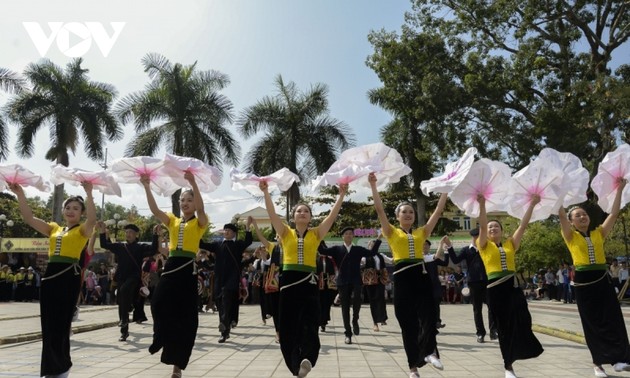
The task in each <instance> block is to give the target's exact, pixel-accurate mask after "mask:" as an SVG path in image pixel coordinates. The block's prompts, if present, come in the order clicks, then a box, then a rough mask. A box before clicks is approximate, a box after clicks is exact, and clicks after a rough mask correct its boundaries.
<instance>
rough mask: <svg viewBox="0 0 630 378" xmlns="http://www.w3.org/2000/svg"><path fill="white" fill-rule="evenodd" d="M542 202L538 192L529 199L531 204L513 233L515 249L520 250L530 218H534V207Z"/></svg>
mask: <svg viewBox="0 0 630 378" xmlns="http://www.w3.org/2000/svg"><path fill="white" fill-rule="evenodd" d="M539 202H540V196H539V195H538V194H534V195H532V199H531V201H529V206H528V207H527V210H526V211H525V214H524V215H523V219H521V223H520V224H519V225H518V228H517V229H516V231H514V234H513V235H512V245H513V246H514V250H515V251H516V250H518V247H519V246H520V245H521V239H522V238H523V235H524V234H525V229H526V228H527V225H528V224H529V220H530V219H532V212H533V211H534V207H536V205H537V204H538V203H539Z"/></svg>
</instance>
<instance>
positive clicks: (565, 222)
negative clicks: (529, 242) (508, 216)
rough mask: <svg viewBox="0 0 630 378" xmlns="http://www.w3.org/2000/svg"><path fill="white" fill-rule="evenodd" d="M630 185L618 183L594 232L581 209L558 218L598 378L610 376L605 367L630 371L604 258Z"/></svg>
mask: <svg viewBox="0 0 630 378" xmlns="http://www.w3.org/2000/svg"><path fill="white" fill-rule="evenodd" d="M627 183H628V182H627V180H625V179H619V180H618V181H617V193H616V194H615V200H614V202H613V206H612V211H611V212H610V214H609V215H608V216H607V217H606V219H605V220H604V223H603V224H601V225H600V226H597V227H596V228H595V229H593V230H591V229H589V226H590V223H591V220H590V218H589V216H588V213H587V212H586V210H585V209H584V208H583V207H581V206H573V207H571V208H570V209H569V210H568V212H565V211H564V209H563V208H560V211H559V214H558V215H559V216H560V226H561V230H562V237H563V238H564V241H565V243H566V244H567V247H568V248H569V251H570V252H571V257H572V258H573V263H574V264H575V277H574V283H575V284H574V286H573V288H574V290H575V299H576V302H577V308H578V312H579V313H580V319H581V320H582V328H583V329H584V338H585V339H586V345H587V346H588V350H589V351H590V352H591V358H592V359H593V365H595V366H594V368H593V369H594V371H595V376H596V377H607V376H608V375H607V374H606V372H605V371H604V368H603V367H602V365H603V364H611V365H613V369H614V370H615V371H616V372H621V371H630V344H629V343H628V332H627V330H626V325H625V322H624V319H623V315H622V313H621V308H620V306H619V301H618V300H617V295H616V293H615V287H614V284H613V282H612V279H611V277H610V275H608V273H607V265H606V255H605V254H604V239H606V236H607V235H608V234H609V233H610V231H611V230H612V228H613V226H614V224H615V221H616V220H617V216H618V215H619V209H620V204H621V193H622V192H623V189H624V188H625V187H626V184H627ZM567 213H568V214H567Z"/></svg>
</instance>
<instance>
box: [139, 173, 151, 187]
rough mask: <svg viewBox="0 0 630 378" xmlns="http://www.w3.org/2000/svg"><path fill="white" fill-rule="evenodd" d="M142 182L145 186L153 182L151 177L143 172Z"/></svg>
mask: <svg viewBox="0 0 630 378" xmlns="http://www.w3.org/2000/svg"><path fill="white" fill-rule="evenodd" d="M140 183H141V184H142V185H144V187H145V188H146V187H148V186H149V185H150V184H151V177H150V176H149V175H148V174H146V173H143V174H141V175H140Z"/></svg>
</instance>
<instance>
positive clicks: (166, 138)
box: [116, 54, 239, 216]
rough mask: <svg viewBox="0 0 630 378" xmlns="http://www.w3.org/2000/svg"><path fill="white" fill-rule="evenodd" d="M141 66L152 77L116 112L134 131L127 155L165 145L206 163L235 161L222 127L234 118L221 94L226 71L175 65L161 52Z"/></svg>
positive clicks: (235, 149) (176, 211) (230, 138)
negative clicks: (129, 123)
mask: <svg viewBox="0 0 630 378" xmlns="http://www.w3.org/2000/svg"><path fill="white" fill-rule="evenodd" d="M142 64H143V66H144V71H145V72H146V73H147V74H148V75H149V78H150V79H151V81H150V82H149V84H147V86H146V87H145V89H144V90H143V91H141V92H137V93H134V94H131V95H129V96H127V97H125V98H123V99H122V100H121V101H120V103H118V104H117V106H116V115H117V116H118V117H119V118H120V119H121V121H122V122H123V123H127V122H129V121H133V123H134V126H135V131H136V132H137V133H138V135H137V136H136V137H135V138H134V140H133V141H132V142H131V143H129V145H128V146H127V148H126V151H125V154H126V155H127V156H137V155H147V156H153V155H155V154H156V153H157V152H158V149H159V148H161V147H165V148H166V150H167V152H169V153H172V154H175V155H178V156H187V157H193V158H197V159H199V160H202V161H204V162H206V163H208V164H210V165H214V166H218V167H220V166H221V165H222V164H223V163H224V162H226V163H228V164H231V165H237V164H238V161H239V158H238V148H239V147H238V142H237V141H236V140H235V139H234V137H233V136H232V134H231V133H230V131H229V129H227V128H226V124H229V123H231V121H232V113H231V112H232V103H231V102H230V100H229V99H228V98H227V97H225V96H224V95H222V94H220V93H219V91H220V90H222V89H224V88H225V87H226V86H227V85H228V84H229V79H228V77H227V75H225V74H222V73H220V72H218V71H213V70H210V71H199V70H198V69H197V63H196V62H195V63H193V64H192V65H189V66H184V65H182V64H180V63H175V64H173V63H171V62H170V61H169V60H168V59H166V58H165V57H163V56H161V55H159V54H148V55H146V56H145V57H144V58H143V59H142ZM179 195H180V191H177V192H176V193H174V194H173V196H172V197H171V200H172V206H173V213H174V214H176V215H177V216H179V213H180V209H179Z"/></svg>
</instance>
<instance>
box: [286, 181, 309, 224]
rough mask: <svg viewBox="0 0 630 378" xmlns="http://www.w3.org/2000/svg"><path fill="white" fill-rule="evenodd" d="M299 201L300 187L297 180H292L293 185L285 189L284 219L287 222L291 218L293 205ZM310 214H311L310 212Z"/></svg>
mask: <svg viewBox="0 0 630 378" xmlns="http://www.w3.org/2000/svg"><path fill="white" fill-rule="evenodd" d="M298 202H300V187H299V186H298V183H297V182H294V183H293V185H291V187H290V188H289V190H288V191H287V209H286V217H287V218H286V221H287V223H288V222H289V221H290V220H291V215H292V214H291V210H293V208H294V207H295V205H296V204H297V203H298ZM311 215H312V214H311Z"/></svg>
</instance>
